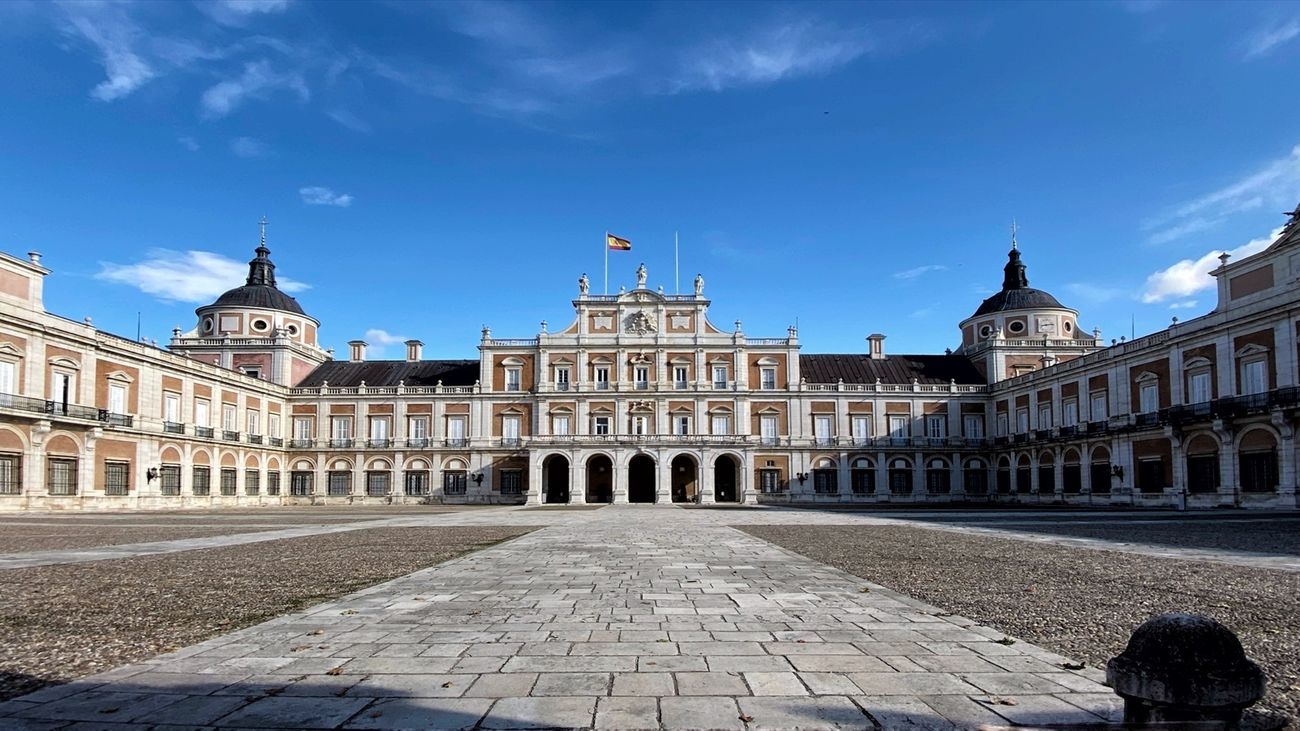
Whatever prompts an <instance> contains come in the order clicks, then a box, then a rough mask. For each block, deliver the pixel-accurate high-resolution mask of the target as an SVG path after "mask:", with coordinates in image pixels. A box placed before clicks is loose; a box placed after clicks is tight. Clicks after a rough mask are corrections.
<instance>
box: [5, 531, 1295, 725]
mask: <svg viewBox="0 0 1300 731" xmlns="http://www.w3.org/2000/svg"><path fill="white" fill-rule="evenodd" d="M0 525H2V527H3V530H0V535H2V536H3V539H2V540H0V551H3V555H0V586H2V590H0V697H3V698H5V699H8V700H7V701H5V702H4V703H2V704H0V726H3V727H5V728H16V729H24V728H30V729H59V728H74V727H75V728H86V727H90V726H93V727H94V728H123V729H146V728H154V729H168V728H180V727H182V726H183V727H186V728H193V727H196V726H198V727H205V728H207V727H211V728H313V729H315V728H411V727H423V728H429V727H436V728H475V727H479V728H539V727H577V728H583V727H604V728H660V727H662V728H682V727H692V728H700V727H703V728H791V727H799V728H861V727H864V726H867V727H870V726H871V725H872V724H873V722H874V723H876V724H878V725H879V726H880V727H881V728H904V727H906V728H917V727H920V728H936V729H951V728H976V727H979V726H984V725H989V726H1006V725H1013V724H1019V725H1042V724H1078V725H1084V726H1086V725H1096V724H1104V723H1106V722H1114V721H1118V720H1119V718H1120V715H1119V713H1120V703H1119V699H1118V698H1117V697H1115V696H1114V695H1113V694H1112V693H1111V691H1110V689H1109V688H1107V687H1105V686H1104V685H1103V684H1102V681H1103V679H1104V676H1103V674H1102V672H1101V669H1100V668H1102V667H1103V666H1104V663H1105V661H1106V659H1107V658H1109V657H1111V656H1113V655H1115V654H1116V653H1118V652H1119V651H1120V650H1122V649H1123V645H1124V642H1125V641H1126V639H1127V637H1128V634H1129V632H1130V631H1131V630H1132V629H1133V628H1134V627H1135V626H1136V625H1137V624H1139V623H1140V622H1141V621H1143V620H1144V619H1146V618H1147V617H1149V616H1150V615H1152V614H1156V613H1158V612H1162V611H1170V610H1179V611H1193V612H1199V613H1204V614H1208V615H1210V616H1213V617H1215V618H1216V619H1219V620H1220V621H1222V622H1224V623H1225V624H1227V625H1228V626H1230V627H1231V628H1232V629H1234V630H1235V631H1236V632H1237V633H1238V635H1239V636H1240V637H1241V639H1242V642H1243V644H1244V645H1245V647H1246V650H1247V652H1248V654H1249V655H1250V656H1251V657H1252V658H1254V659H1255V660H1257V661H1258V662H1259V663H1260V664H1261V665H1262V666H1263V667H1264V669H1265V671H1266V672H1267V673H1268V676H1269V686H1270V687H1269V692H1268V695H1267V696H1266V698H1265V700H1264V702H1263V704H1262V706H1263V707H1265V708H1266V709H1268V710H1269V711H1270V712H1273V713H1280V714H1286V715H1288V716H1290V717H1291V718H1292V719H1294V718H1296V717H1297V716H1298V715H1300V713H1298V709H1300V677H1297V670H1296V668H1297V667H1300V637H1298V633H1297V632H1296V630H1295V626H1294V617H1295V616H1296V615H1297V612H1298V611H1300V599H1297V597H1300V535H1298V534H1300V531H1297V530H1296V528H1297V527H1300V517H1298V516H1296V515H1294V514H1293V513H1292V514H1287V513H1277V514H1268V513H1256V512H1250V513H1238V512H1231V513H1222V514H1217V513H1216V514H1204V513H1196V514H1189V513H1173V512H1156V511H1122V512H1121V511H1088V510H1034V511H1030V510H992V509H985V510H963V509H942V510H923V509H907V510H877V511H862V510H833V509H803V508H772V507H731V508H725V509H724V508H718V509H707V508H683V507H673V506H663V505H659V506H654V505H618V506H609V507H603V508H588V509H582V510H573V509H564V508H517V507H483V508H467V507H464V508H463V507H438V506H429V507H417V508H412V507H401V508H384V507H364V508H363V507H355V508H349V507H336V508H330V509H317V508H302V509H278V510H275V509H273V510H234V511H223V512H206V511H204V512H199V511H192V512H169V513H164V512H149V513H138V512H137V513H127V512H124V513H26V514H22V515H5V516H0ZM78 724H82V725H78Z"/></svg>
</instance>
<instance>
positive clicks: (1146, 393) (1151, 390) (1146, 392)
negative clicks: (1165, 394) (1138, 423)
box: [1138, 383, 1160, 414]
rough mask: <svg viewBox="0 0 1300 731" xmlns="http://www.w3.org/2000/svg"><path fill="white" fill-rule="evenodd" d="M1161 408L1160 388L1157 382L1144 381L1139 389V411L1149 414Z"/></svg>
mask: <svg viewBox="0 0 1300 731" xmlns="http://www.w3.org/2000/svg"><path fill="white" fill-rule="evenodd" d="M1159 410H1160V389H1159V387H1157V386H1156V384H1155V383H1144V384H1142V386H1141V387H1140V388H1139V389H1138V413H1142V414H1149V413H1151V412H1153V411H1159Z"/></svg>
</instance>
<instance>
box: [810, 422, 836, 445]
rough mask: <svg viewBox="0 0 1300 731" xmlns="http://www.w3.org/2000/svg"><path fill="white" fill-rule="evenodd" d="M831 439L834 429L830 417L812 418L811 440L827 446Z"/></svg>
mask: <svg viewBox="0 0 1300 731" xmlns="http://www.w3.org/2000/svg"><path fill="white" fill-rule="evenodd" d="M833 437H834V429H833V427H832V423H831V417H829V416H814V417H813V439H815V440H816V442H817V443H818V444H821V445H827V444H830V443H831V439H832V438H833Z"/></svg>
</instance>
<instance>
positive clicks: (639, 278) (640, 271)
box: [636, 262, 646, 289]
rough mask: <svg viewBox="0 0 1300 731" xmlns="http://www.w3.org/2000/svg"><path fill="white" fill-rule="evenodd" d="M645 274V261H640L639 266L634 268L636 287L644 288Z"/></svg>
mask: <svg viewBox="0 0 1300 731" xmlns="http://www.w3.org/2000/svg"><path fill="white" fill-rule="evenodd" d="M645 276H646V271H645V262H641V266H639V267H637V268H636V286H637V289H643V288H645Z"/></svg>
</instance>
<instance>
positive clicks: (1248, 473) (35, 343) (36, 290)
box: [0, 209, 1300, 509]
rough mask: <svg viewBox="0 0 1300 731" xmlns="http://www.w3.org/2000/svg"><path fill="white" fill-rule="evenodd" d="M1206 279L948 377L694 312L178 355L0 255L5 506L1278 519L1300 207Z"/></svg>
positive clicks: (990, 334) (1010, 305)
mask: <svg viewBox="0 0 1300 731" xmlns="http://www.w3.org/2000/svg"><path fill="white" fill-rule="evenodd" d="M1221 262H1222V263H1221V265H1220V266H1219V267H1218V268H1217V269H1215V270H1214V271H1213V272H1212V274H1213V275H1214V277H1215V278H1216V280H1217V282H1218V302H1217V305H1216V306H1215V308H1214V310H1213V311H1212V312H1210V313H1209V314H1207V315H1204V316H1202V317H1198V318H1196V319H1193V320H1189V321H1186V322H1175V323H1174V324H1172V325H1171V326H1170V327H1169V328H1167V329H1165V330H1162V331H1160V332H1156V333H1153V334H1151V335H1147V336H1145V337H1142V338H1139V339H1136V340H1132V341H1129V342H1122V341H1121V342H1115V341H1112V343H1111V344H1110V345H1109V346H1106V345H1104V344H1103V342H1102V341H1101V338H1100V333H1099V332H1098V331H1095V330H1094V331H1091V332H1089V331H1085V330H1084V329H1083V328H1081V327H1080V325H1079V320H1078V312H1076V311H1075V310H1073V309H1071V308H1069V307H1066V306H1064V305H1062V304H1061V303H1060V302H1058V301H1057V300H1056V298H1054V297H1053V296H1052V295H1050V294H1048V293H1047V292H1045V291H1043V290H1039V289H1035V288H1032V287H1030V286H1029V282H1028V278H1027V276H1026V268H1025V264H1024V263H1023V261H1022V260H1021V252H1020V251H1019V250H1018V249H1017V248H1016V247H1015V246H1014V245H1013V248H1012V250H1011V251H1010V252H1009V255H1008V260H1007V262H1006V265H1005V267H1004V270H1003V281H1002V286H1001V289H1000V290H999V291H998V292H997V293H996V294H994V295H993V296H991V297H989V298H988V299H986V300H985V301H984V302H983V303H981V304H980V305H979V306H978V308H977V309H976V310H975V312H974V314H972V315H971V316H970V317H968V318H966V319H965V320H963V321H962V322H961V323H959V324H958V330H959V332H960V338H961V340H960V346H959V347H957V348H956V349H955V350H952V351H950V352H947V353H944V354H928V355H895V354H891V353H888V352H887V351H886V348H885V337H884V336H883V335H871V336H869V337H868V338H867V347H866V349H865V351H864V352H859V353H840V354H809V353H803V352H802V351H801V348H800V344H799V335H798V332H797V331H796V329H795V328H790V329H789V330H788V331H787V332H786V333H785V334H784V336H780V337H752V336H750V335H748V334H747V333H745V332H744V330H743V328H742V325H741V322H740V321H737V322H735V323H734V325H733V326H731V327H719V326H718V325H717V324H715V323H713V322H711V321H710V320H709V317H708V311H709V306H710V304H711V303H710V300H709V299H708V297H707V296H706V295H705V293H704V282H703V280H702V279H701V278H698V277H697V279H696V282H695V286H694V291H693V293H691V294H685V295H675V294H665V293H663V292H662V291H655V290H651V289H649V288H647V286H646V284H645V271H644V268H642V269H641V270H639V271H638V276H637V283H636V286H635V287H633V288H631V289H626V290H620V292H619V293H618V294H615V295H597V294H592V293H590V292H589V288H588V286H587V281H586V277H585V276H584V277H583V278H582V279H581V280H580V282H579V292H578V295H577V298H576V299H574V300H573V302H572V305H573V309H574V319H573V321H572V322H571V323H569V324H568V325H567V326H565V327H563V328H562V329H558V330H554V331H552V330H549V329H548V328H547V327H546V324H545V323H543V325H542V329H541V332H539V333H537V335H536V336H534V337H529V338H499V337H496V336H494V335H493V333H492V332H491V331H490V330H489V329H487V328H484V329H483V331H482V334H481V338H480V340H479V342H478V355H477V357H476V358H473V359H466V360H426V359H424V358H423V357H422V353H421V347H422V344H421V343H420V342H419V341H414V340H412V341H408V342H407V343H406V357H405V358H404V359H401V360H369V359H367V357H366V343H364V342H362V341H353V342H351V343H349V348H350V352H349V357H348V358H347V359H346V360H344V359H334V358H333V357H332V354H331V353H330V352H329V351H326V350H323V349H322V348H321V346H320V344H319V340H318V338H319V328H320V326H321V323H320V322H318V321H317V320H316V319H314V318H312V317H311V316H309V315H308V314H307V313H306V312H305V311H304V309H303V307H302V306H301V305H300V304H299V303H298V302H297V301H296V300H295V299H294V298H292V297H290V296H288V295H287V294H285V293H284V292H282V291H281V290H280V289H279V288H278V287H277V285H276V280H275V265H274V264H273V263H272V262H271V259H270V251H269V250H267V248H266V246H265V242H263V244H262V245H261V246H259V247H258V248H257V250H256V256H255V258H254V259H253V260H252V261H251V262H250V263H249V275H248V278H247V281H246V283H245V284H244V286H241V287H238V288H236V289H232V290H230V291H229V292H226V293H225V294H223V295H221V297H219V298H218V299H217V300H216V301H215V302H213V303H212V304H209V305H206V306H204V307H200V308H198V310H197V311H196V315H197V320H196V323H195V327H194V329H192V330H190V331H188V332H182V331H181V330H179V329H177V330H175V331H173V337H172V339H171V342H170V343H168V344H167V346H166V347H158V346H157V345H156V344H149V343H146V342H139V341H134V340H130V339H124V338H121V337H118V336H115V335H111V334H109V333H106V332H103V331H100V330H98V329H96V328H95V327H94V326H93V325H92V323H91V321H90V320H89V318H87V320H86V321H84V322H77V321H73V320H69V319H65V318H63V317H59V316H57V315H54V314H51V313H48V312H46V311H45V309H44V306H43V303H42V291H43V287H44V284H45V279H46V276H47V275H48V274H50V270H49V269H46V268H45V267H44V266H42V264H41V257H40V255H39V254H36V253H34V252H33V253H31V254H29V256H28V258H27V259H22V258H18V257H13V256H9V255H4V254H0V508H3V509H23V508H47V509H56V508H71V509H77V508H95V509H101V508H110V509H111V508H191V507H223V506H232V507H233V506H252V505H280V504H285V505H292V504H336V503H422V502H448V503H451V502H470V503H507V504H508V503H584V502H586V503H601V502H663V503H667V502H702V503H714V502H742V503H791V502H797V503H814V502H815V503H855V502H860V503H883V502H895V503H897V502H903V503H929V502H949V501H982V502H986V501H996V502H1005V503H1035V504H1088V505H1121V506H1130V505H1139V506H1174V507H1183V506H1186V507H1206V508H1208V507H1220V506H1234V507H1274V508H1295V507H1296V506H1297V498H1296V456H1297V455H1296V444H1295V439H1294V434H1295V427H1296V421H1297V413H1298V409H1300V387H1298V386H1300V374H1298V373H1297V362H1298V353H1297V342H1298V334H1300V287H1297V281H1298V280H1300V209H1298V212H1297V213H1296V214H1293V215H1292V217H1291V220H1290V222H1289V223H1288V225H1287V227H1286V228H1285V229H1284V230H1283V232H1282V234H1281V236H1280V237H1279V238H1278V239H1277V240H1276V241H1275V242H1273V243H1272V244H1271V245H1270V246H1269V247H1268V248H1267V249H1266V250H1265V251H1263V252H1260V253H1258V254H1255V255H1253V256H1249V257H1246V258H1243V259H1241V260H1240V261H1230V260H1229V259H1228V257H1227V256H1226V255H1225V256H1223V257H1221Z"/></svg>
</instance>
